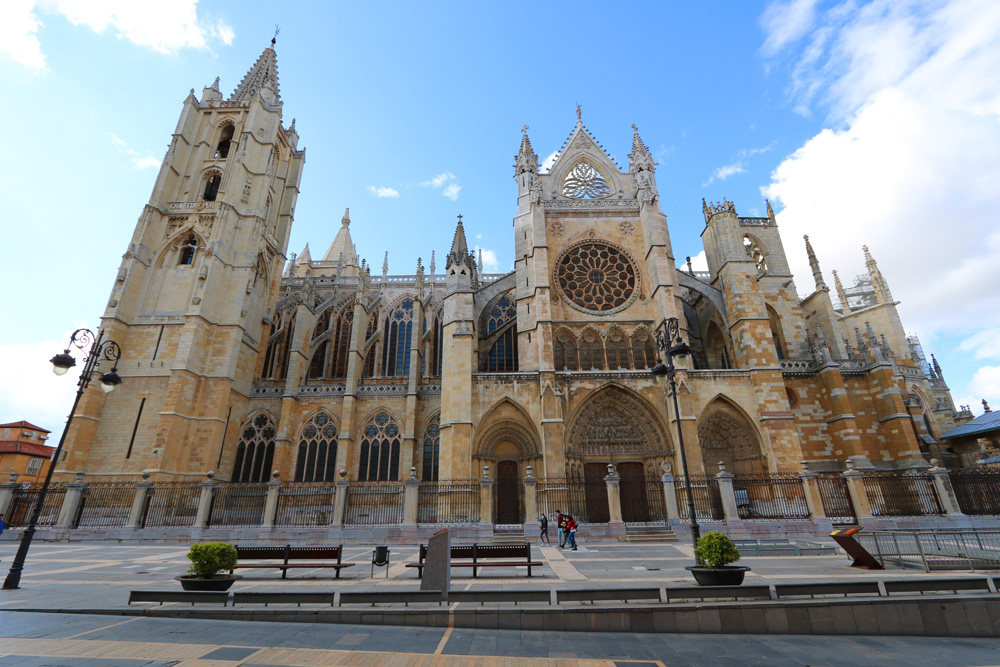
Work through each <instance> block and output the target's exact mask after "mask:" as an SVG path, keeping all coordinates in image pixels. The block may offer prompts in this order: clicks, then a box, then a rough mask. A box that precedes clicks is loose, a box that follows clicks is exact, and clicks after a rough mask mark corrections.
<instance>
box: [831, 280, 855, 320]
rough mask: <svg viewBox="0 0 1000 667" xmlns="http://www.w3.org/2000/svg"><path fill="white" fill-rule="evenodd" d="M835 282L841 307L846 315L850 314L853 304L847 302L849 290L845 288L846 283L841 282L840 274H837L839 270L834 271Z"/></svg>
mask: <svg viewBox="0 0 1000 667" xmlns="http://www.w3.org/2000/svg"><path fill="white" fill-rule="evenodd" d="M833 284H834V285H836V286H837V298H838V299H840V308H841V311H842V312H843V314H844V315H848V314H850V312H851V304H849V303H848V302H847V290H845V289H844V283H842V282H840V276H838V275H837V271H836V270H834V272H833Z"/></svg>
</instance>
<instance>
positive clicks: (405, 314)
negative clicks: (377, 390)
mask: <svg viewBox="0 0 1000 667" xmlns="http://www.w3.org/2000/svg"><path fill="white" fill-rule="evenodd" d="M412 331H413V300H412V299H403V301H402V302H401V303H400V304H399V305H398V306H397V307H396V308H395V309H393V311H392V312H390V313H389V316H388V317H386V318H385V332H384V336H383V339H382V343H383V346H384V347H383V352H382V377H392V376H406V375H409V373H410V334H411V333H412Z"/></svg>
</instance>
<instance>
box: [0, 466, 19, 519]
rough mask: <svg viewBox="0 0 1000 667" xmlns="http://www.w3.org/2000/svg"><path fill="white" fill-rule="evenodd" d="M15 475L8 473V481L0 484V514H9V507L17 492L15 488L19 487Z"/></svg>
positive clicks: (14, 473)
mask: <svg viewBox="0 0 1000 667" xmlns="http://www.w3.org/2000/svg"><path fill="white" fill-rule="evenodd" d="M17 477H18V475H17V473H16V472H12V473H10V481H9V482H4V483H3V484H0V514H3V515H5V516H6V515H7V514H10V506H11V504H12V503H13V502H14V492H15V491H17V487H19V486H21V485H20V484H18V483H17Z"/></svg>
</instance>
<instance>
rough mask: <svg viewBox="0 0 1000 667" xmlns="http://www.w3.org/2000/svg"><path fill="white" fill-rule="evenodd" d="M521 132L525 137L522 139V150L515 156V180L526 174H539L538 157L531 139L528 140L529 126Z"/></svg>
mask: <svg viewBox="0 0 1000 667" xmlns="http://www.w3.org/2000/svg"><path fill="white" fill-rule="evenodd" d="M521 132H523V133H524V135H523V136H522V137H521V150H519V151H518V153H517V155H515V156H514V178H517V177H518V176H520V175H521V174H524V173H531V174H537V173H538V156H537V155H535V149H533V148H532V147H531V139H528V126H527V125H525V126H524V127H522V128H521Z"/></svg>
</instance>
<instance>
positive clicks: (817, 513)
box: [799, 462, 826, 519]
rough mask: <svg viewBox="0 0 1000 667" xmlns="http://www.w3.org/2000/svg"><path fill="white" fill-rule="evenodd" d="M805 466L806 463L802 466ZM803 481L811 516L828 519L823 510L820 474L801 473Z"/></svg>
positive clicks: (800, 476) (803, 489)
mask: <svg viewBox="0 0 1000 667" xmlns="http://www.w3.org/2000/svg"><path fill="white" fill-rule="evenodd" d="M802 465H803V466H805V462H803V464H802ZM799 479H801V480H802V491H803V493H804V494H805V496H806V507H808V508H809V515H810V516H811V517H812V518H814V519H822V518H826V510H825V509H823V496H821V495H820V493H819V474H818V473H814V472H811V471H809V470H803V471H802V472H800V473H799Z"/></svg>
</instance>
